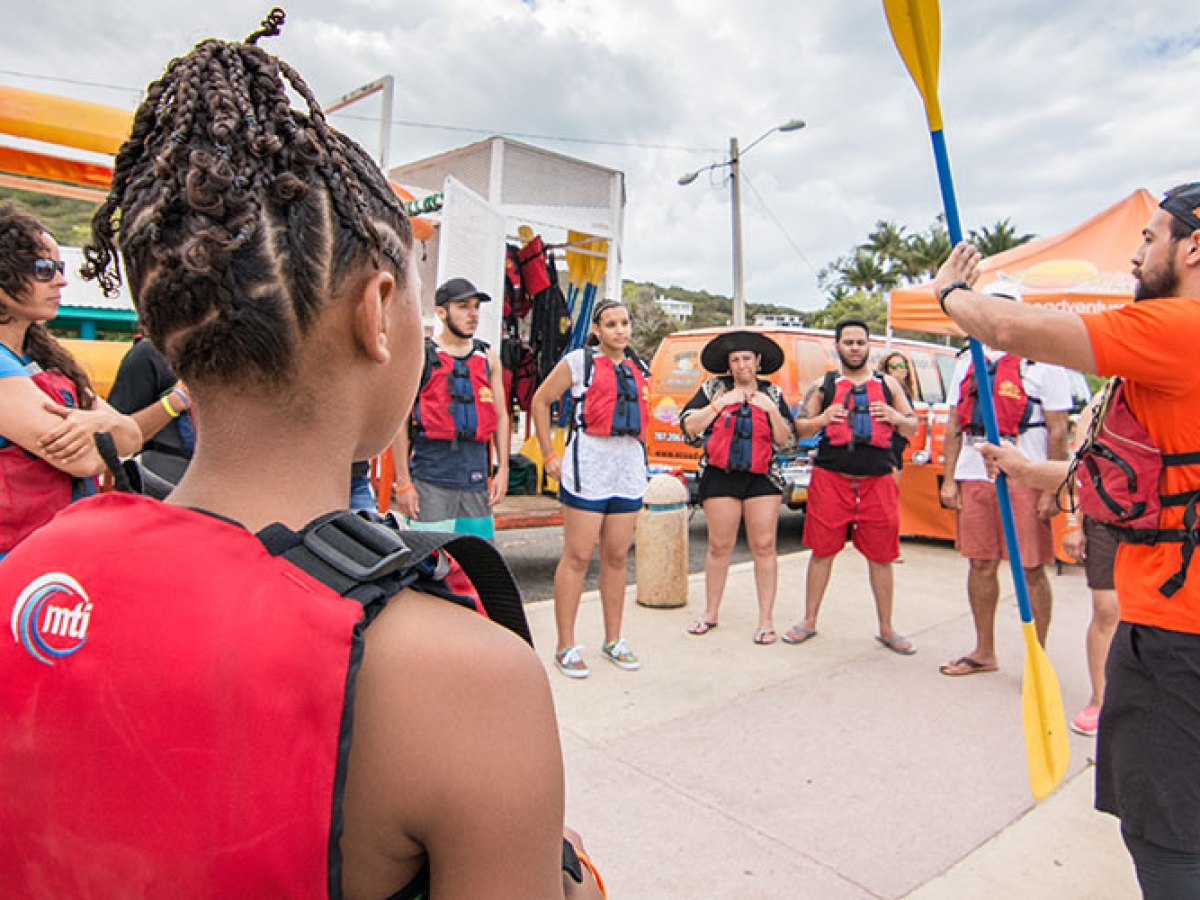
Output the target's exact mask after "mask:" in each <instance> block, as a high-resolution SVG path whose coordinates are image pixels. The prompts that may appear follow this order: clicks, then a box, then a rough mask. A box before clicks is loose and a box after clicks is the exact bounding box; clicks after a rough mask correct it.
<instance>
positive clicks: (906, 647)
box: [875, 634, 917, 656]
mask: <svg viewBox="0 0 1200 900" xmlns="http://www.w3.org/2000/svg"><path fill="white" fill-rule="evenodd" d="M875 640H877V641H879V643H881V644H883V646H885V647H887V648H888V649H889V650H891V651H892V652H893V653H899V654H900V655H901V656H912V655H913V654H914V653H916V652H917V648H916V647H915V646H914V645H913V642H912V641H910V640H909V639H908V638H906V637H905V636H904V635H902V634H893V635H892V636H891V637H890V638H884V637H880V636H879V635H875Z"/></svg>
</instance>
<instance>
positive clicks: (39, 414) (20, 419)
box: [0, 376, 140, 478]
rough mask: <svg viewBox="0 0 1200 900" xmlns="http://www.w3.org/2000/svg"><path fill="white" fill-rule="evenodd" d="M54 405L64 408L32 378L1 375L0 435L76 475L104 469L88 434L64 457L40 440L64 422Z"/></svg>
mask: <svg viewBox="0 0 1200 900" xmlns="http://www.w3.org/2000/svg"><path fill="white" fill-rule="evenodd" d="M47 407H49V409H48V408H47ZM56 408H57V409H64V410H65V409H66V408H65V407H59V406H58V405H57V404H55V403H53V402H52V401H51V400H50V398H49V397H48V396H47V395H46V394H45V393H44V392H43V391H42V390H41V389H40V388H39V387H38V386H37V385H36V384H34V383H33V380H32V379H30V378H26V377H23V376H13V377H10V378H0V435H3V436H4V437H5V438H7V439H8V440H10V441H12V442H13V443H14V444H17V445H18V446H20V447H22V448H23V449H25V450H27V451H29V452H30V453H32V454H33V455H34V456H36V457H38V458H39V459H42V460H45V462H47V463H49V464H50V465H52V466H54V468H56V469H59V470H60V471H62V472H66V473H67V474H68V475H71V476H73V477H75V478H86V477H88V476H91V475H99V474H100V473H101V472H102V471H104V460H102V459H101V458H100V454H99V452H97V450H96V446H95V444H94V443H93V442H92V441H91V439H90V436H89V439H88V440H87V441H85V442H83V443H82V445H81V446H80V447H79V448H78V450H77V451H75V450H73V451H72V452H71V453H70V454H69V455H67V456H65V457H64V456H61V455H56V454H55V453H53V452H51V451H49V450H47V449H46V446H45V444H44V443H43V439H44V438H45V437H46V436H47V435H50V434H52V433H54V432H55V431H56V429H60V428H61V427H62V426H63V424H64V422H63V416H61V415H59V414H56V413H55V412H51V410H52V409H56ZM134 427H135V428H136V427H137V426H136V425H135V426H134ZM139 437H140V434H139Z"/></svg>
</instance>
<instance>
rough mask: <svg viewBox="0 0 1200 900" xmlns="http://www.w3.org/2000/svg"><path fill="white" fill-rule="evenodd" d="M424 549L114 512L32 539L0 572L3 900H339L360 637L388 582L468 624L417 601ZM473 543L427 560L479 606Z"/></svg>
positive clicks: (126, 499) (482, 585)
mask: <svg viewBox="0 0 1200 900" xmlns="http://www.w3.org/2000/svg"><path fill="white" fill-rule="evenodd" d="M447 537H449V536H446V535H440V536H438V540H440V539H443V538H447ZM460 537H461V536H460ZM424 541H425V538H424V537H423V533H416V532H413V533H397V532H394V531H391V530H389V529H385V528H383V527H382V526H379V525H376V524H373V523H371V522H368V521H366V520H364V519H361V518H358V517H356V516H354V515H353V514H349V513H340V514H334V515H331V516H323V517H321V518H320V519H318V520H317V521H316V522H314V523H313V525H311V526H310V527H309V528H306V529H305V530H304V532H302V533H300V534H297V533H295V532H292V531H290V530H289V529H286V528H283V526H272V527H270V528H268V529H265V530H264V531H263V532H262V533H260V535H258V536H256V535H254V534H251V533H250V532H248V531H246V530H244V529H242V528H241V527H240V526H238V525H236V524H234V523H232V522H229V521H226V520H224V519H219V518H217V517H214V516H209V515H206V514H204V513H200V512H197V511H194V510H188V509H184V508H180V507H175V506H170V505H167V504H164V503H161V502H157V501H153V500H149V499H147V498H144V497H134V496H130V495H126V494H116V493H111V494H107V495H104V496H101V497H97V498H93V499H91V500H87V501H84V502H82V503H78V504H75V505H73V506H72V507H71V508H70V509H68V510H67V511H66V512H64V513H63V514H62V515H61V516H59V517H58V519H57V520H56V521H55V522H53V523H52V524H50V525H48V526H47V527H46V528H43V529H41V530H40V531H39V532H37V533H36V534H34V535H31V536H30V537H29V539H27V540H26V541H25V542H23V543H22V545H21V546H20V547H18V548H17V549H16V550H15V551H14V552H13V553H12V554H11V555H10V556H9V557H8V558H7V559H6V560H5V561H4V564H3V565H2V566H0V596H3V597H5V598H8V600H9V602H10V603H12V604H13V606H12V609H11V613H10V619H11V622H12V627H13V631H14V634H15V635H16V637H17V640H16V641H7V642H0V733H3V735H4V740H3V741H0V791H2V792H3V796H4V802H3V803H2V804H0V884H3V885H4V891H5V894H6V895H11V896H19V897H38V898H40V897H47V898H49V897H79V896H87V897H92V898H101V900H103V898H117V897H126V896H129V895H130V894H131V893H135V894H137V895H139V896H147V897H168V896H171V897H234V896H238V897H296V898H307V897H312V898H326V897H335V898H336V897H341V896H342V894H341V852H340V838H341V825H342V813H341V803H342V796H343V790H344V785H345V777H346V769H345V766H346V760H347V757H348V753H349V747H350V735H351V730H352V727H353V721H352V711H353V703H352V701H353V688H354V681H355V676H356V673H357V671H358V667H359V664H360V662H361V658H362V652H363V635H364V629H365V628H366V627H367V626H368V625H369V624H370V622H371V621H372V620H373V618H374V616H375V614H376V613H377V612H378V611H379V610H380V609H381V608H382V606H383V604H384V602H385V601H386V599H387V597H389V596H391V595H392V594H393V593H395V591H396V590H398V589H399V588H397V587H396V585H400V586H406V585H407V584H411V585H412V586H413V587H414V588H416V589H419V590H423V591H427V592H429V593H439V594H440V595H441V596H446V597H447V599H457V600H459V602H462V603H464V605H469V600H464V599H463V598H455V597H453V596H452V594H451V593H450V591H449V589H448V588H447V589H444V591H440V590H433V589H427V588H426V587H425V586H424V585H425V583H426V582H429V583H432V582H434V581H436V580H437V579H436V571H432V572H428V573H427V574H426V573H423V572H422V571H421V570H422V567H424V568H425V570H429V569H433V570H436V569H437V568H439V567H440V566H441V563H440V562H439V561H438V560H437V559H436V558H432V559H431V558H429V557H427V556H426V555H425V550H426V549H428V547H429V546H430V545H429V544H428V543H423V542H424ZM486 543H487V542H486V541H482V540H479V539H475V538H472V539H469V541H468V542H467V543H466V544H461V546H462V547H464V548H467V549H465V550H463V551H461V552H460V550H459V549H457V548H458V547H459V546H460V544H459V542H458V541H457V540H455V542H454V543H453V544H446V546H447V547H449V548H450V549H451V552H452V553H453V554H454V555H455V558H456V559H458V560H459V562H461V563H462V566H463V569H464V570H467V571H468V573H469V575H470V577H471V579H472V581H473V582H474V583H475V585H476V586H477V587H478V588H479V591H480V594H481V595H483V596H485V597H487V596H488V595H489V594H491V595H496V594H497V593H498V592H497V591H496V590H495V584H496V583H498V581H499V579H500V576H499V575H496V573H501V574H506V575H507V578H508V580H509V581H510V582H511V573H507V569H506V568H505V567H504V565H503V561H502V560H498V558H495V559H494V564H493V567H492V569H491V570H490V575H489V578H491V577H492V576H495V577H496V581H491V580H489V578H480V577H477V572H479V571H481V569H487V566H486V565H482V564H481V563H480V560H481V559H484V558H485V557H484V556H483V555H481V554H486V553H487V552H488V551H487V549H486V548H483V547H480V546H479V545H483V544H486ZM435 544H436V541H435ZM66 547H75V548H86V552H77V553H73V554H70V555H66V554H64V552H63V548H66ZM491 552H492V553H493V554H494V550H493V551H491ZM214 560H217V561H219V563H220V564H219V565H214ZM147 561H149V562H147ZM156 561H157V562H156ZM416 563H420V565H414V564H416ZM422 579H424V580H422ZM508 590H509V595H507V597H506V600H507V605H506V607H505V610H506V612H507V614H509V615H510V616H518V615H519V616H520V617H521V621H522V622H523V611H522V610H521V609H520V603H519V592H518V591H517V590H516V586H515V583H514V584H511V585H510V586H509V589H508ZM339 595H341V596H339ZM514 598H515V600H514ZM6 611H7V610H6ZM510 627H512V626H511V625H510ZM514 630H517V631H518V633H522V631H523V634H522V636H523V637H526V638H528V628H527V627H523V628H514ZM426 883H427V882H426V881H425V879H424V878H423V877H422V876H418V879H416V880H414V882H413V883H412V884H410V885H409V886H408V887H407V888H406V889H405V891H404V892H402V894H400V895H398V896H404V897H409V898H415V897H417V896H422V895H425V896H427V888H426V887H425V884H426Z"/></svg>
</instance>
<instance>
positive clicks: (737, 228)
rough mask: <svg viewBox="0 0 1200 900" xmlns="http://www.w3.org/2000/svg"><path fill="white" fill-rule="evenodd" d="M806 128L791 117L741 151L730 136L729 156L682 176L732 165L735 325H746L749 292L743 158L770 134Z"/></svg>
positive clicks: (687, 180)
mask: <svg viewBox="0 0 1200 900" xmlns="http://www.w3.org/2000/svg"><path fill="white" fill-rule="evenodd" d="M803 127H804V120H803V119H790V120H789V121H787V122H784V123H783V124H782V125H776V126H775V127H774V128H769V129H767V130H766V131H764V132H763V133H762V134H760V135H759V136H758V137H756V138H755V139H754V140H752V141H751V142H750V143H749V144H748V145H747V147H746V149H745V150H742V151H741V152H740V153H739V152H738V139H737V138H735V137H732V138H730V139H729V159H725V160H722V161H721V162H716V163H713V164H712V165H709V166H705V167H704V168H702V169H697V170H696V171H694V172H688V173H686V174H684V175H680V176H679V184H683V185H687V184H691V183H692V182H693V181H695V180H696V179H697V178H698V177H699V176H700V173H701V172H710V171H712V170H713V169H719V168H721V167H722V166H729V196H730V201H731V203H732V205H733V324H734V325H738V326H741V325H745V324H746V294H745V288H744V285H743V279H742V186H741V176H740V174H739V168H738V167H739V165H740V164H741V158H742V157H743V156H745V155H746V154H747V153H749V152H750V151H751V150H752V149H754V147H756V146H757V145H758V144H759V143H760V142H762V141H763V140H765V139H766V138H768V137H770V136H771V135H772V134H774V133H775V132H776V131H799V130H800V129H801V128H803Z"/></svg>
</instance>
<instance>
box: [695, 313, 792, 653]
mask: <svg viewBox="0 0 1200 900" xmlns="http://www.w3.org/2000/svg"><path fill="white" fill-rule="evenodd" d="M700 362H701V364H702V365H703V366H704V368H705V369H706V370H708V371H709V372H713V373H717V374H715V376H714V377H712V378H709V379H708V380H707V381H705V382H704V383H703V384H702V385H701V386H700V389H699V390H698V391H696V395H695V396H694V397H692V399H691V400H690V401H688V404H687V405H686V406H685V407H684V408H683V412H682V413H681V414H680V417H679V427H680V430H681V431H682V432H683V435H684V439H685V440H687V441H688V443H690V444H692V445H703V447H704V457H703V458H702V459H701V460H700V500H701V503H702V504H703V506H704V517H705V519H706V521H707V523H708V555H707V557H706V559H705V563H704V595H705V605H704V615H703V616H702V617H701V618H699V619H697V620H696V621H695V622H694V623H693V624H692V625H691V627H690V628H688V631H689V633H691V634H696V635H701V634H706V633H708V632H709V631H711V630H712V629H714V628H716V627H717V622H718V618H717V614H718V611H719V609H720V606H721V596H722V594H724V592H725V577H726V575H727V574H728V572H729V555H730V553H731V552H732V551H733V545H734V542H735V541H736V540H737V532H738V525H739V524H740V523H741V522H742V521H745V523H746V542H747V543H748V544H749V545H750V553H751V555H752V556H753V557H754V583H755V586H756V588H757V590H758V628H757V630H756V631H755V632H754V642H755V643H756V644H773V643H775V626H774V623H773V621H772V617H773V615H774V610H775V591H776V581H777V573H778V566H777V562H776V558H775V532H776V528H777V526H778V522H779V504H780V498H781V494H782V493H783V487H784V481H783V477H782V475H781V474H780V472H779V468H778V465H777V464H776V453H777V451H778V450H780V449H782V448H784V447H786V446H787V445H788V444H790V443H791V441H792V437H793V434H794V432H793V428H792V413H791V410H790V409H789V408H788V405H787V402H786V401H785V400H784V399H783V394H782V393H781V392H780V390H779V388H777V387H776V386H775V385H773V384H771V383H770V382H769V381H766V380H765V379H764V378H762V377H760V376H764V375H770V374H772V373H774V372H777V371H779V368H780V367H781V366H782V365H783V350H782V349H781V348H780V346H779V345H778V344H777V343H775V342H774V341H773V340H771V339H770V338H769V337H767V336H766V335H765V334H761V333H759V332H756V331H727V332H725V333H724V334H720V335H718V336H717V337H715V338H713V339H712V340H711V341H709V342H708V343H707V344H706V345H705V347H704V349H703V350H702V351H701V353H700Z"/></svg>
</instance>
